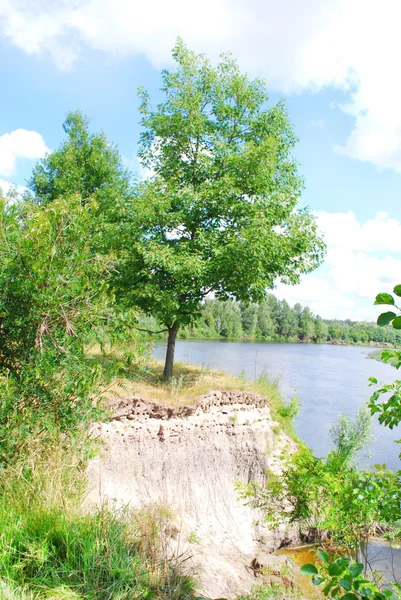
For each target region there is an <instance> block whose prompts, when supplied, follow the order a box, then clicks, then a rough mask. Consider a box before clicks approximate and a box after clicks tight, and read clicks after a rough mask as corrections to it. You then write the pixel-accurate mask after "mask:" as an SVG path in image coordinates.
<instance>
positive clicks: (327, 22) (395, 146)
mask: <svg viewBox="0 0 401 600" xmlns="http://www.w3.org/2000/svg"><path fill="white" fill-rule="evenodd" d="M400 22H401V3H400V2H399V0H382V2H380V3H378V2H377V1H376V0H306V1H305V2H299V1H298V0H282V1H281V2H276V1H275V0H248V1H246V0H236V1H234V0H204V2H203V3H202V4H199V3H194V2H187V1H186V0H171V1H170V2H164V1H162V0H153V1H150V2H133V1H132V0H52V2H48V1H44V2H40V3H37V2H32V1H31V0H18V1H17V0H0V34H2V35H3V36H4V37H5V38H6V39H7V40H8V41H9V42H10V43H11V44H13V45H15V46H17V47H19V48H21V49H22V50H24V51H25V52H27V53H28V54H38V53H42V52H47V53H50V54H51V55H52V56H53V58H54V60H55V61H56V62H57V64H58V65H59V66H61V67H70V66H71V65H72V64H73V63H74V61H75V60H77V58H78V57H79V54H80V52H81V50H82V47H83V46H87V47H89V48H92V49H96V50H102V51H105V52H108V53H111V54H113V55H116V56H127V55H137V54H141V53H142V54H145V55H146V56H147V58H148V59H149V60H150V61H151V62H152V63H153V65H155V66H156V67H158V68H159V67H161V66H165V65H168V64H170V63H171V47H172V46H173V44H174V41H175V38H176V36H177V35H181V36H183V37H184V39H185V40H186V41H187V43H188V44H189V45H190V46H191V47H192V48H194V49H196V50H201V51H205V52H207V53H208V54H210V55H211V56H213V57H215V56H217V55H218V54H219V53H220V52H221V51H224V50H231V51H232V52H233V53H234V55H235V56H236V57H238V59H239V61H240V63H241V65H242V66H243V67H244V68H246V69H247V70H249V71H250V72H252V73H258V74H262V75H264V76H265V77H266V78H267V79H268V82H269V84H270V85H272V86H273V87H276V88H277V89H280V90H283V91H285V92H289V91H302V90H304V89H312V90H316V91H319V90H321V89H322V88H323V87H325V86H334V87H336V88H339V89H342V90H345V91H347V92H348V93H349V96H350V101H349V103H348V105H345V106H342V107H341V108H342V110H344V111H346V112H348V113H350V114H351V115H352V116H353V117H354V129H353V131H352V133H351V135H350V136H349V138H348V139H347V140H346V141H345V143H344V144H343V145H340V144H337V146H335V149H336V150H337V151H338V152H341V153H343V154H345V155H347V156H350V157H352V158H356V159H360V160H366V161H370V162H372V163H374V164H376V165H378V166H379V167H389V168H392V169H395V170H396V171H399V172H401V111H400V110H399V106H400V103H401V83H400V78H399V77H398V70H399V55H400V49H401V38H400V36H399V23H400ZM337 108H338V107H337Z"/></svg>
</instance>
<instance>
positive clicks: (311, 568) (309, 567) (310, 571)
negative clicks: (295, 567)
mask: <svg viewBox="0 0 401 600" xmlns="http://www.w3.org/2000/svg"><path fill="white" fill-rule="evenodd" d="M301 573H302V574H303V575H317V574H318V570H317V568H316V566H315V565H313V564H312V563H307V564H306V565H303V567H301Z"/></svg>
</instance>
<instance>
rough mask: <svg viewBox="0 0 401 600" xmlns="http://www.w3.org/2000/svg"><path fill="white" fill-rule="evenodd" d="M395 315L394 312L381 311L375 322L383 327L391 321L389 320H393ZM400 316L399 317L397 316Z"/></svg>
mask: <svg viewBox="0 0 401 600" xmlns="http://www.w3.org/2000/svg"><path fill="white" fill-rule="evenodd" d="M396 317H397V315H396V314H395V312H391V311H389V312H385V313H382V314H381V315H379V317H378V319H377V324H378V325H379V327H385V326H386V325H388V324H389V323H391V321H393V319H395V318H396ZM397 318H400V317H397Z"/></svg>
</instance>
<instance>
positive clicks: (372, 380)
mask: <svg viewBox="0 0 401 600" xmlns="http://www.w3.org/2000/svg"><path fill="white" fill-rule="evenodd" d="M369 381H370V383H375V384H377V379H376V377H369ZM318 556H319V555H318Z"/></svg>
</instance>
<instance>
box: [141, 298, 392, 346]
mask: <svg viewBox="0 0 401 600" xmlns="http://www.w3.org/2000/svg"><path fill="white" fill-rule="evenodd" d="M147 325H148V326H149V328H151V327H153V326H155V325H156V326H157V324H156V323H152V322H151V321H150V320H148V321H147ZM181 337H192V338H225V339H251V340H266V341H279V342H280V341H283V342H288V341H292V342H297V341H299V342H315V343H324V342H331V343H338V344H341V343H344V344H357V343H361V344H370V343H372V344H394V345H400V344H401V331H397V330H395V329H393V328H392V327H378V326H377V325H376V323H369V322H365V321H351V320H349V319H347V320H345V321H342V320H339V319H322V318H321V317H320V316H319V315H314V314H313V313H312V311H311V309H310V308H309V307H308V306H302V305H301V304H299V303H297V304H295V305H294V306H293V307H291V306H290V305H289V304H288V302H287V301H286V300H278V299H277V298H276V297H275V296H274V295H273V294H269V295H268V296H267V298H266V300H265V301H264V302H262V303H260V304H256V303H251V304H245V303H242V302H234V301H230V300H227V301H219V300H209V299H208V300H206V301H205V302H204V305H203V308H202V314H201V317H200V319H199V320H198V321H196V323H195V324H194V325H192V326H191V327H186V328H183V329H182V332H181Z"/></svg>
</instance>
